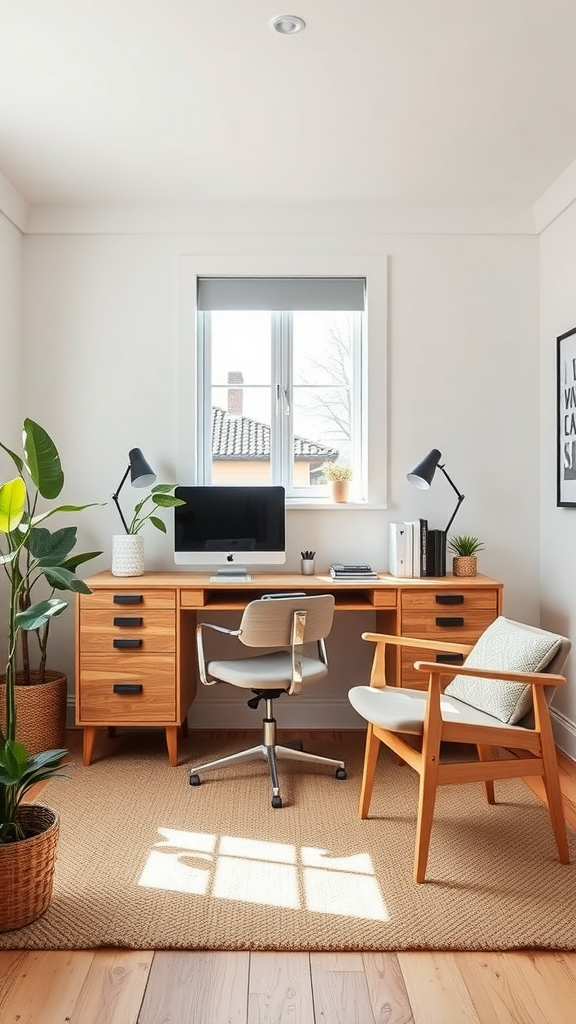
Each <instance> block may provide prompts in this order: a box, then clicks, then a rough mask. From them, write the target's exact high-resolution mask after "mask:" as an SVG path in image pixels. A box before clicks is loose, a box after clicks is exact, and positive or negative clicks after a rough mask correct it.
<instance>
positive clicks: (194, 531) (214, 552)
mask: <svg viewBox="0 0 576 1024" xmlns="http://www.w3.org/2000/svg"><path fill="white" fill-rule="evenodd" d="M174 493H175V496H176V497H177V498H180V499H181V500H182V501H184V502H185V504H184V505H177V506H176V508H175V509H174V561H175V563H176V565H193V566H198V567H200V566H213V567H214V568H215V569H216V576H215V577H213V579H216V580H226V579H236V580H237V579H239V578H240V579H241V578H244V579H249V578H250V577H249V576H248V566H249V565H280V564H282V563H284V562H285V561H286V540H285V536H286V530H285V492H284V488H283V487H241V486H238V487H222V486H220V485H217V484H214V485H212V486H207V487H201V486H197V487H194V486H189V487H184V486H182V487H177V488H176V490H175V492H174Z"/></svg>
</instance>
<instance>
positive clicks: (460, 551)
mask: <svg viewBox="0 0 576 1024" xmlns="http://www.w3.org/2000/svg"><path fill="white" fill-rule="evenodd" d="M448 548H449V550H450V551H453V552H454V558H453V559H452V572H453V573H454V575H455V576H475V575H476V573H477V571H478V560H477V558H476V554H477V552H478V551H482V550H483V548H484V544H483V542H482V541H481V540H479V539H478V537H472V536H470V535H469V534H459V535H457V536H454V537H450V539H449V541H448Z"/></svg>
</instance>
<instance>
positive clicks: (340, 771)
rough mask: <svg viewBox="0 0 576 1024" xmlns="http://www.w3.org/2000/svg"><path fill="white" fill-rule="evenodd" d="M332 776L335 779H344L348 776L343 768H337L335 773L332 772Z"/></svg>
mask: <svg viewBox="0 0 576 1024" xmlns="http://www.w3.org/2000/svg"><path fill="white" fill-rule="evenodd" d="M334 775H335V776H336V778H337V779H346V778H348V776H347V775H346V769H345V768H337V769H336V771H335V772H334Z"/></svg>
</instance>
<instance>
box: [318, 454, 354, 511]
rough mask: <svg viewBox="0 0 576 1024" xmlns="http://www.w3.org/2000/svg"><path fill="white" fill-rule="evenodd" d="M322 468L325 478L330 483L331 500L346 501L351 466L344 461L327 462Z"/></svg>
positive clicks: (350, 477)
mask: <svg viewBox="0 0 576 1024" xmlns="http://www.w3.org/2000/svg"><path fill="white" fill-rule="evenodd" d="M323 468H324V476H325V477H326V480H328V482H329V483H330V484H331V485H332V499H333V501H335V502H345V501H348V487H349V484H350V480H351V479H352V467H351V466H349V465H347V463H345V462H327V463H326V465H325V466H324V467H323Z"/></svg>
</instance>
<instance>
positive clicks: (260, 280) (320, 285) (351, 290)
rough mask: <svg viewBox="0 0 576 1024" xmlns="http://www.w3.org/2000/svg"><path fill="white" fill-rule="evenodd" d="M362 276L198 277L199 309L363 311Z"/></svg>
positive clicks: (363, 286)
mask: <svg viewBox="0 0 576 1024" xmlns="http://www.w3.org/2000/svg"><path fill="white" fill-rule="evenodd" d="M365 292H366V281H365V279H364V278H363V277H199V278H198V309H200V310H208V309H230V310H237V309H267V310H276V311H278V310H296V309H344V310H363V309H364V306H365Z"/></svg>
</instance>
